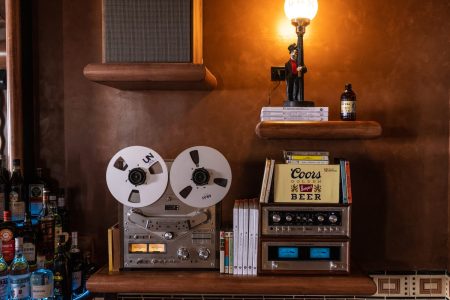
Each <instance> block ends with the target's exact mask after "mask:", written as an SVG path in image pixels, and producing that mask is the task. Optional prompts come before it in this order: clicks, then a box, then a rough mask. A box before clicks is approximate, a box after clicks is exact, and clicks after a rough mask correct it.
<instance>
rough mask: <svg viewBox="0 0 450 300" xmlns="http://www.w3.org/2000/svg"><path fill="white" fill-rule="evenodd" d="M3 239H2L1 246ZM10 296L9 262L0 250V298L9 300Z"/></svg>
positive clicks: (0, 245) (0, 299)
mask: <svg viewBox="0 0 450 300" xmlns="http://www.w3.org/2000/svg"><path fill="white" fill-rule="evenodd" d="M1 247H2V240H1V239H0V248H1ZM8 296H9V280H8V264H7V263H6V261H5V259H4V258H3V255H2V253H1V252H0V300H7V299H8Z"/></svg>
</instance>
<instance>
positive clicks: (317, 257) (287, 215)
mask: <svg viewBox="0 0 450 300" xmlns="http://www.w3.org/2000/svg"><path fill="white" fill-rule="evenodd" d="M350 215H351V214H350V206H349V205H342V204H327V205H305V204H304V205H298V204H297V205H293V204H284V203H282V204H281V203H277V204H274V203H272V204H262V206H261V239H260V259H261V261H260V264H259V273H260V274H348V273H349V271H350V217H351V216H350Z"/></svg>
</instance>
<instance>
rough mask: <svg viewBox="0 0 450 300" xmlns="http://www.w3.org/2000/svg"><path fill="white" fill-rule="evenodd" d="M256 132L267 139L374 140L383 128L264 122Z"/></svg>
mask: <svg viewBox="0 0 450 300" xmlns="http://www.w3.org/2000/svg"><path fill="white" fill-rule="evenodd" d="M255 132H256V134H257V135H258V136H259V137H260V138H265V139H372V138H377V137H379V136H381V132H382V128H381V125H380V124H379V123H378V122H375V121H316V122H314V121H311V122H310V121H262V122H260V123H258V125H257V126H256V129H255Z"/></svg>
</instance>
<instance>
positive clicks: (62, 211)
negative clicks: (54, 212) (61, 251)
mask: <svg viewBox="0 0 450 300" xmlns="http://www.w3.org/2000/svg"><path fill="white" fill-rule="evenodd" d="M58 215H60V216H61V220H62V229H63V231H64V232H68V230H69V214H68V212H67V208H66V199H65V197H64V189H60V190H59V194H58Z"/></svg>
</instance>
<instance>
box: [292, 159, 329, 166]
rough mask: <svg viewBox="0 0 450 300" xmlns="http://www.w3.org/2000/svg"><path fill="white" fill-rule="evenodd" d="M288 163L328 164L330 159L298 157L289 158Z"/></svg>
mask: <svg viewBox="0 0 450 300" xmlns="http://www.w3.org/2000/svg"><path fill="white" fill-rule="evenodd" d="M286 163H287V164H293V165H328V164H329V163H330V162H329V161H328V160H296V159H287V160H286Z"/></svg>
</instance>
